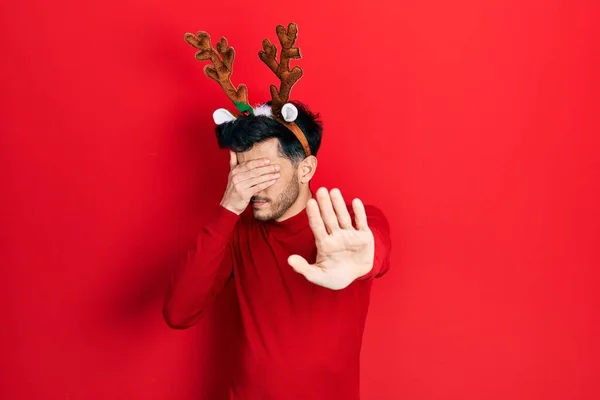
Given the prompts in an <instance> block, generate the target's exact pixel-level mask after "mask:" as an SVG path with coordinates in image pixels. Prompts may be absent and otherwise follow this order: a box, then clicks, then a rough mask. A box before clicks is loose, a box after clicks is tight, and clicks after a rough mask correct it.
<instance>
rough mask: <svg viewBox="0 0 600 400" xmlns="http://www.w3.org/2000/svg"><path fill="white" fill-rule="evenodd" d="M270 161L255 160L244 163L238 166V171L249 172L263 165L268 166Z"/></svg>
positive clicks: (266, 159)
mask: <svg viewBox="0 0 600 400" xmlns="http://www.w3.org/2000/svg"><path fill="white" fill-rule="evenodd" d="M270 163H271V160H269V159H268V158H257V159H256V160H250V161H245V162H243V163H241V164H240V165H238V168H237V169H238V171H240V172H242V171H249V170H251V169H254V168H258V167H263V166H265V165H269V164H270Z"/></svg>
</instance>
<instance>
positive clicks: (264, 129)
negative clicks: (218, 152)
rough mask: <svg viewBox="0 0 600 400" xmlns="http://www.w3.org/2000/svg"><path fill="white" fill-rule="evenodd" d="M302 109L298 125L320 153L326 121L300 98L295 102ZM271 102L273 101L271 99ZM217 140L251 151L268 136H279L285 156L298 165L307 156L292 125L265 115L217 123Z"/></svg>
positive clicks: (224, 145)
mask: <svg viewBox="0 0 600 400" xmlns="http://www.w3.org/2000/svg"><path fill="white" fill-rule="evenodd" d="M291 103H292V104H294V105H295V106H296V108H297V109H298V117H297V118H296V121H295V122H296V125H298V127H299V128H300V129H301V130H302V132H304V135H305V136H306V139H307V140H308V145H309V147H310V152H311V154H312V155H313V156H316V155H317V152H318V151H319V147H320V146H321V136H322V134H323V124H322V122H321V121H320V119H319V114H318V113H317V114H313V113H312V112H311V111H310V110H309V108H308V107H307V106H306V105H304V104H302V103H300V102H295V101H294V102H291ZM267 104H268V105H271V103H270V102H269V103H267ZM216 134H217V141H218V143H219V147H220V148H222V149H230V150H233V151H235V152H238V153H241V152H244V151H248V150H250V149H251V148H252V146H254V145H255V144H256V143H260V142H262V141H264V140H267V139H271V138H277V139H279V152H280V155H281V156H282V157H285V158H288V159H290V161H291V162H292V164H293V165H294V166H296V165H298V163H299V162H300V161H302V160H304V158H305V157H306V155H305V154H304V149H303V148H302V144H301V143H300V141H299V140H298V139H297V138H296V136H295V135H294V134H293V133H292V131H290V130H289V129H288V128H286V127H285V126H283V125H282V124H280V123H279V122H277V121H275V120H274V119H272V118H270V117H267V116H264V115H250V116H242V117H239V118H237V119H236V120H234V121H231V122H226V123H224V124H221V125H217V128H216Z"/></svg>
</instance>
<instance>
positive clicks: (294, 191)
mask: <svg viewBox="0 0 600 400" xmlns="http://www.w3.org/2000/svg"><path fill="white" fill-rule="evenodd" d="M299 195H300V185H299V184H298V176H297V175H296V174H294V175H293V177H292V180H291V181H290V183H289V184H288V185H287V187H286V188H285V190H284V191H283V192H281V193H280V194H279V196H277V199H276V200H275V201H272V202H271V212H270V213H269V214H268V215H258V216H256V215H255V218H256V219H257V220H259V221H263V222H266V221H273V220H276V219H278V218H280V217H281V216H282V215H283V214H285V212H286V211H287V210H288V209H289V208H290V207H291V206H292V205H293V204H294V203H295V202H296V200H297V199H298V196H299Z"/></svg>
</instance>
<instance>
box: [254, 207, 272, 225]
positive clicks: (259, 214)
mask: <svg viewBox="0 0 600 400" xmlns="http://www.w3.org/2000/svg"><path fill="white" fill-rule="evenodd" d="M252 213H253V214H254V219H256V220H258V221H261V222H266V221H270V220H271V215H270V213H268V212H267V211H265V210H257V209H254V210H253V211H252Z"/></svg>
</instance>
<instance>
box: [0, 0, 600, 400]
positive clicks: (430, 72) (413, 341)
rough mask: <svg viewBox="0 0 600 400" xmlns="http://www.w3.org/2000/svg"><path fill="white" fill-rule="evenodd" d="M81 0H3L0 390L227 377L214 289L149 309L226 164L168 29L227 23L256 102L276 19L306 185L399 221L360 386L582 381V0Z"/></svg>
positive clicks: (429, 392)
mask: <svg viewBox="0 0 600 400" xmlns="http://www.w3.org/2000/svg"><path fill="white" fill-rule="evenodd" d="M82 3H83V2H76V1H72V0H66V1H59V2H52V3H51V4H52V6H51V7H50V8H46V9H45V7H48V6H46V5H45V4H49V3H46V2H41V1H30V2H16V1H12V2H8V1H7V2H3V4H2V6H1V13H0V15H1V16H2V17H1V19H2V21H1V25H0V26H1V30H2V31H1V32H0V33H1V34H0V44H1V48H2V49H3V57H2V58H3V60H2V64H1V66H0V68H1V78H0V85H1V86H0V88H1V101H2V104H1V110H0V131H1V136H0V138H1V139H0V140H1V142H0V156H1V157H0V179H1V181H0V185H1V186H0V188H1V189H0V190H1V193H2V194H1V196H0V197H1V200H0V201H1V203H2V204H1V208H0V210H1V211H2V213H1V220H0V223H1V235H2V236H1V237H0V239H1V240H0V245H1V248H0V265H1V267H2V279H1V280H0V285H1V290H0V292H1V296H2V298H1V300H2V306H1V310H2V311H1V315H2V328H1V329H0V343H1V349H0V351H1V360H2V361H1V370H0V376H1V379H2V380H1V387H0V397H1V398H2V399H49V400H51V399H69V400H71V399H73V400H74V399H89V400H94V399H198V398H201V399H209V400H212V399H215V400H219V399H221V398H222V397H221V396H222V393H223V381H224V379H225V378H226V376H227V374H226V370H227V367H228V362H229V361H228V357H230V355H231V353H234V348H232V347H231V346H230V344H229V343H231V342H232V341H233V339H234V338H235V332H236V327H235V325H232V324H233V323H232V322H231V321H233V320H234V319H233V318H232V317H231V315H232V313H233V309H232V304H234V303H233V301H232V299H231V296H230V295H231V292H228V294H227V295H226V296H224V297H223V298H222V299H221V300H220V301H219V304H217V305H216V308H215V310H214V312H213V313H212V314H211V315H210V316H209V317H208V318H207V319H206V320H205V321H203V322H202V323H201V324H200V325H199V326H198V327H197V328H194V329H192V330H189V331H186V332H178V331H174V330H169V329H168V328H167V327H166V325H165V323H164V322H163V320H162V319H161V315H160V305H161V301H162V296H163V293H164V288H165V283H166V280H165V279H166V278H165V277H166V273H167V271H168V269H169V268H170V267H171V266H172V265H173V263H174V262H175V261H176V260H177V257H178V256H180V255H181V254H182V253H183V252H184V251H185V249H186V248H187V246H189V245H190V244H191V243H193V239H194V235H195V233H196V232H197V230H198V225H199V224H200V223H201V221H202V219H203V218H205V217H206V215H204V214H203V210H204V209H205V207H206V205H208V204H211V203H214V202H215V201H218V200H219V199H220V196H221V194H222V191H223V189H224V187H225V186H224V185H225V181H226V174H227V153H226V152H222V151H218V150H217V147H216V141H215V139H214V134H213V123H212V119H211V113H212V111H213V109H215V108H216V107H221V106H226V107H229V106H230V105H229V103H228V100H227V99H226V98H225V97H224V95H223V94H222V92H221V91H220V89H219V88H218V86H217V85H216V84H215V83H214V82H212V81H209V80H208V78H206V77H205V76H203V74H202V65H201V64H200V63H198V62H196V61H194V58H193V53H194V51H193V49H192V48H190V47H188V46H187V44H185V42H184V41H183V34H184V33H185V32H188V31H192V32H195V31H197V30H207V31H209V32H210V33H211V34H212V35H213V38H214V39H215V41H216V39H217V38H218V37H219V36H220V35H226V36H227V37H228V39H229V41H230V43H231V44H232V45H233V46H234V47H235V48H236V50H237V53H238V57H237V62H236V68H235V73H234V75H233V79H234V81H235V82H236V83H241V82H245V83H246V84H247V85H248V86H249V89H250V99H251V102H260V101H265V100H267V98H268V85H269V84H271V83H273V82H274V78H273V76H272V75H271V72H270V71H269V70H268V69H267V67H266V66H264V65H262V64H261V62H260V61H259V59H258V56H257V52H258V50H259V49H260V43H261V40H262V39H263V38H264V37H269V38H271V39H272V40H276V36H275V34H274V28H275V26H276V25H277V24H280V23H281V24H287V23H288V22H290V21H295V22H297V23H298V25H299V28H300V37H299V42H298V44H299V46H300V47H301V48H302V51H303V54H304V57H305V58H304V59H303V60H301V61H299V62H298V64H299V65H301V66H302V67H303V68H304V70H305V76H304V77H303V78H302V80H301V81H300V82H299V84H298V85H297V86H296V88H295V89H294V92H293V97H294V98H295V99H300V100H303V101H305V102H307V103H308V104H309V105H310V106H311V107H312V108H313V109H314V110H317V111H320V112H321V113H322V116H323V118H324V121H325V128H326V130H325V136H324V140H323V148H322V151H321V153H320V154H319V160H320V168H319V171H318V174H317V178H316V181H315V184H316V186H315V187H318V186H319V185H325V186H327V187H334V186H337V187H340V188H341V189H342V190H343V191H344V193H345V194H346V196H347V197H355V196H358V197H360V198H362V199H363V200H364V201H365V202H367V203H372V204H377V205H378V206H379V207H380V208H382V209H383V210H384V211H385V212H386V214H387V215H388V217H389V219H390V222H391V226H392V229H393V241H394V253H393V264H392V270H391V272H390V273H389V275H387V276H386V277H385V278H384V279H382V280H381V281H379V282H377V284H376V285H375V287H374V293H373V301H372V307H371V312H370V315H369V320H368V326H367V330H366V337H365V343H364V352H363V357H362V359H363V373H362V378H363V380H362V391H363V398H364V399H366V400H375V399H427V400H429V399H431V400H434V399H436V400H437V399H463V400H464V399H473V400H475V399H545V400H554V399H565V400H567V399H569V400H570V399H598V398H600V378H599V377H598V374H599V371H600V362H599V361H598V357H599V356H600V344H599V343H600V342H599V341H598V337H599V335H600V321H599V320H600V316H599V313H600V299H599V295H598V289H599V281H600V275H599V272H598V266H599V263H600V251H599V249H598V248H599V244H600V228H599V227H600V213H599V211H598V205H599V204H600V165H599V157H598V150H599V144H600V143H599V139H598V133H599V132H600V125H599V118H598V104H599V102H598V92H599V89H600V87H599V85H598V83H599V82H598V76H599V74H598V71H600V60H599V56H598V55H599V54H600V52H599V49H598V41H597V38H598V37H599V36H600V35H599V33H600V32H598V31H599V29H598V24H597V21H598V14H597V13H596V10H595V9H594V8H595V6H594V5H593V3H594V2H593V1H592V0H590V1H587V2H584V1H572V0H557V1H553V2H548V1H542V0H539V1H536V0H521V1H501V0H496V1H466V0H458V1H454V2H444V1H439V0H428V1H402V2H394V5H392V2H391V1H390V2H385V1H382V0H369V1H349V2H345V3H344V5H343V6H342V5H341V3H340V4H334V3H333V2H325V1H320V2H314V3H312V2H298V1H296V2H278V3H268V2H264V1H263V2H239V1H227V2H198V1H197V2H186V3H174V2H167V1H141V0H119V1H114V0H108V1H102V2H95V3H94V4H82ZM221 3H222V4H221ZM209 343H210V344H213V345H214V347H212V348H211V349H209V348H208V344H209ZM213 379H216V380H213ZM307 384H310V382H307Z"/></svg>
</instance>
